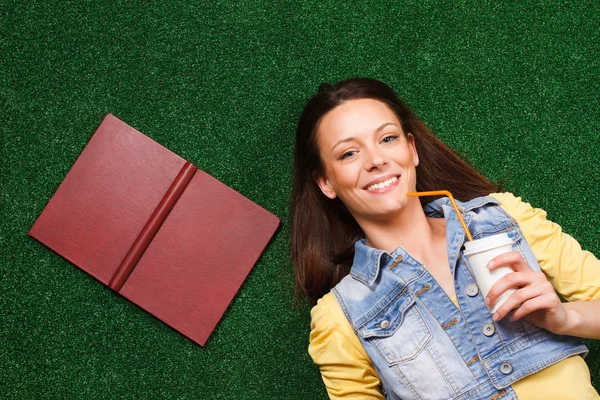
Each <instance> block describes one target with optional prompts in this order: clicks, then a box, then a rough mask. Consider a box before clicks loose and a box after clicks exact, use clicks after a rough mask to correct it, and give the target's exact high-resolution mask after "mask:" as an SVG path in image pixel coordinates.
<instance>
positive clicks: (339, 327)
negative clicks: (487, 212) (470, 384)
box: [308, 193, 600, 400]
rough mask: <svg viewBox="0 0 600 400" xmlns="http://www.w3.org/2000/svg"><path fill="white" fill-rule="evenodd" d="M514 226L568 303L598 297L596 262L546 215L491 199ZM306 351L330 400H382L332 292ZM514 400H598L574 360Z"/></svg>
mask: <svg viewBox="0 0 600 400" xmlns="http://www.w3.org/2000/svg"><path fill="white" fill-rule="evenodd" d="M491 196H492V197H494V198H496V199H497V200H499V201H500V203H501V204H500V206H501V207H502V208H503V209H504V210H506V211H507V212H508V213H509V214H510V215H511V216H512V217H513V218H514V219H515V220H517V222H518V223H519V226H520V228H521V230H522V231H523V235H524V236H525V239H526V240H527V243H529V246H531V249H532V250H533V253H534V254H535V256H536V258H537V260H538V262H539V264H540V267H541V268H542V270H543V271H544V273H545V274H546V276H547V278H548V280H549V281H550V283H552V285H553V286H554V288H555V289H556V291H557V292H558V293H559V294H560V295H561V296H562V297H563V298H565V299H566V300H568V301H589V300H593V299H598V298H600V261H599V260H598V259H597V258H596V257H594V255H593V254H592V253H590V252H588V251H584V250H582V249H581V246H580V245H579V243H577V241H576V240H575V239H573V238H572V237H571V236H569V235H567V234H565V233H563V232H562V230H561V228H560V226H559V225H557V224H555V223H553V222H550V221H548V220H547V219H546V213H545V212H544V211H543V210H540V209H534V208H532V207H531V206H530V205H529V204H528V203H524V202H522V201H521V198H519V197H515V196H513V195H512V194H510V193H494V194H492V195H491ZM311 317H312V323H311V333H310V345H309V347H308V352H309V353H310V355H311V357H312V358H313V361H314V362H315V363H316V364H317V365H319V368H320V370H321V376H322V378H323V381H324V382H325V386H326V388H327V392H328V393H329V397H330V398H331V399H383V398H384V397H383V396H382V395H381V393H380V391H379V386H380V382H379V378H378V376H377V373H376V372H375V369H374V368H373V364H372V362H371V360H370V359H369V356H368V355H367V353H366V352H365V350H364V348H363V346H362V345H361V343H360V340H359V339H358V337H357V336H356V335H355V334H354V332H353V330H352V326H351V325H350V323H349V322H348V320H347V319H346V316H345V315H344V313H343V311H342V309H341V308H340V306H339V304H338V303H337V300H336V299H335V296H333V294H332V293H328V294H327V295H325V296H323V298H321V299H320V300H319V301H318V303H317V305H316V306H315V307H314V308H313V309H312V311H311ZM513 389H514V390H515V392H516V393H517V396H518V398H519V399H522V400H529V399H545V400H552V399H557V400H564V399H582V400H586V399H600V396H598V393H597V392H596V390H595V389H594V388H593V387H592V384H591V382H590V373H589V369H588V367H587V365H586V364H585V361H584V360H583V359H582V358H581V357H579V356H573V357H570V358H568V359H565V360H563V361H561V362H559V363H556V364H554V365H551V366H550V367H547V368H546V369H544V370H542V371H539V372H537V373H535V374H533V375H530V376H528V377H525V378H523V379H521V380H520V381H518V382H516V383H515V384H513Z"/></svg>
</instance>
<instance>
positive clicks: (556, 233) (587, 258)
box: [491, 193, 600, 301]
mask: <svg viewBox="0 0 600 400" xmlns="http://www.w3.org/2000/svg"><path fill="white" fill-rule="evenodd" d="M491 196H492V197H494V198H495V199H497V200H499V201H500V203H501V204H500V206H501V207H502V208H503V209H504V210H505V211H506V212H508V213H509V214H510V215H511V216H512V217H513V218H514V219H515V220H516V221H517V222H518V223H519V226H520V227H521V231H522V232H523V235H524V236H525V240H527V243H529V246H530V247H531V250H532V251H533V254H535V257H536V258H537V260H538V262H539V264H540V267H541V268H542V271H544V273H545V274H546V276H547V277H548V280H549V281H550V283H551V284H552V286H554V288H555V290H556V291H557V292H558V293H559V294H560V295H561V296H562V297H563V298H565V299H566V300H568V301H588V300H594V299H598V298H600V261H599V260H598V259H597V258H596V257H595V256H594V255H593V254H592V253H590V252H589V251H586V250H582V249H581V246H580V245H579V243H578V242H577V240H575V239H574V238H573V237H571V236H569V235H568V234H566V233H564V232H562V229H561V227H560V226H559V225H558V224H556V223H554V222H551V221H548V220H547V219H546V212H545V211H544V210H541V209H539V208H533V207H531V205H530V204H529V203H525V202H523V201H521V198H520V197H515V196H514V195H513V194H511V193H493V194H491Z"/></svg>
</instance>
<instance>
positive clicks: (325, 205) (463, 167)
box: [290, 78, 499, 304]
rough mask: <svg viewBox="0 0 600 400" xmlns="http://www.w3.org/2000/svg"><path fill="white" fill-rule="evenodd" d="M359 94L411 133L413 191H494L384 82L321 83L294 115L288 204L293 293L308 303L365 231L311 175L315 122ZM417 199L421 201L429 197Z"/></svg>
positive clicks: (315, 164)
mask: <svg viewBox="0 0 600 400" xmlns="http://www.w3.org/2000/svg"><path fill="white" fill-rule="evenodd" d="M364 98H369V99H375V100H379V101H381V102H383V103H385V104H386V105H387V106H388V107H389V108H390V109H391V110H392V111H393V112H394V113H395V114H396V115H397V117H398V119H399V120H400V124H401V125H402V130H403V132H405V134H407V133H408V132H410V133H412V134H413V136H414V138H415V145H416V148H417V152H418V154H419V165H418V166H417V168H416V171H417V191H427V190H441V189H446V190H450V191H451V192H452V194H453V195H454V197H455V198H456V199H458V200H461V201H467V200H471V199H473V198H475V197H480V196H487V195H488V194H490V193H493V192H496V191H498V190H499V188H498V187H497V186H495V185H494V184H492V183H491V182H489V181H488V180H487V179H485V178H484V177H483V176H482V175H480V174H479V173H478V172H477V171H475V169H473V168H472V167H471V166H469V165H468V164H467V163H466V162H465V161H463V160H462V159H461V158H460V157H459V156H458V155H457V154H456V153H455V152H454V151H452V150H451V149H450V148H448V147H447V146H446V145H445V144H443V143H442V142H441V141H440V140H439V139H438V138H437V137H436V136H435V135H433V134H432V133H431V131H430V130H429V129H427V127H426V126H425V124H423V122H421V120H420V119H419V118H418V117H417V116H416V115H415V114H414V113H413V112H412V111H411V110H410V108H408V106H407V105H406V104H404V103H403V102H402V101H401V100H400V99H399V98H398V96H397V95H396V93H395V92H394V90H392V89H391V88H390V87H389V86H387V85H386V84H384V83H382V82H379V81H376V80H374V79H367V78H353V79H348V80H344V81H341V82H338V83H335V84H333V85H329V84H324V85H321V87H320V88H319V91H318V92H317V94H315V95H314V96H313V97H312V98H311V99H310V100H309V101H308V103H307V104H306V107H304V110H303V111H302V114H301V115H300V119H299V120H298V126H297V130H296V146H295V156H294V180H293V187H292V199H291V206H290V221H291V242H292V243H291V245H292V255H293V263H294V271H295V278H296V293H297V294H298V293H300V292H302V293H304V294H305V295H306V297H307V298H308V300H309V302H310V303H311V304H314V303H315V302H316V300H317V299H319V298H320V297H322V296H323V295H324V294H326V293H327V292H328V291H329V290H331V288H332V287H333V286H335V285H336V284H337V283H338V282H339V281H340V280H341V279H342V278H343V277H344V276H346V275H347V274H348V273H349V272H350V268H351V266H352V259H353V256H354V243H355V242H356V241H357V240H359V239H360V238H362V237H363V236H364V234H363V232H362V230H361V229H360V227H359V226H358V224H357V223H356V221H355V220H354V218H353V217H352V215H351V214H350V212H349V211H348V210H347V209H346V207H345V206H344V204H343V203H342V202H341V201H340V200H339V199H338V198H335V199H333V200H331V199H329V198H327V197H326V196H325V195H323V193H322V192H321V190H320V189H319V187H318V185H317V184H316V182H315V180H314V173H317V174H320V175H322V174H323V173H324V170H323V164H322V161H321V158H320V155H319V149H318V146H317V140H316V134H317V126H318V124H319V121H320V120H321V118H322V117H323V116H324V115H325V114H327V113H328V112H329V111H331V110H333V109H334V108H335V107H337V106H339V105H340V104H342V103H344V102H345V101H348V100H352V99H364ZM420 199H421V203H422V204H423V205H425V204H426V203H427V202H429V201H431V200H432V199H431V198H427V199H425V198H422V197H421V198H420Z"/></svg>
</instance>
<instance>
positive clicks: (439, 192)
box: [406, 190, 473, 242]
mask: <svg viewBox="0 0 600 400" xmlns="http://www.w3.org/2000/svg"><path fill="white" fill-rule="evenodd" d="M440 195H441V196H446V197H448V198H449V199H450V203H452V207H453V208H454V211H456V216H457V217H458V220H459V221H460V224H461V225H462V227H463V229H464V230H465V234H466V235H467V239H468V240H469V242H472V241H473V236H471V232H469V228H467V224H466V223H465V220H464V219H463V217H462V215H460V210H459V209H458V206H457V205H456V202H455V201H454V197H453V196H452V193H450V192H449V191H447V190H434V191H431V192H413V193H406V197H421V196H440Z"/></svg>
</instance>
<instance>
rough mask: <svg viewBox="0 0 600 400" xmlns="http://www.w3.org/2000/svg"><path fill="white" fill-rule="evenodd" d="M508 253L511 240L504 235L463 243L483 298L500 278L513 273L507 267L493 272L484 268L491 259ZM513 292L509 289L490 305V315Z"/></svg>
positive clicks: (510, 248)
mask: <svg viewBox="0 0 600 400" xmlns="http://www.w3.org/2000/svg"><path fill="white" fill-rule="evenodd" d="M509 251H512V240H511V239H510V238H509V237H508V235H507V234H506V233H499V234H497V235H492V236H488V237H485V238H483V239H477V240H473V241H471V242H466V243H465V251H464V254H465V256H466V257H467V259H468V260H469V264H471V269H472V271H473V274H474V275H475V282H477V286H479V290H480V291H481V294H482V295H483V297H485V296H487V294H488V292H489V291H490V288H491V287H492V286H493V285H494V283H496V282H497V281H498V280H499V279H500V278H502V277H503V276H505V275H507V274H510V273H511V272H514V270H513V269H512V268H511V267H509V266H502V267H499V268H495V269H494V270H489V269H488V268H487V267H486V266H487V264H488V263H489V262H490V261H491V260H492V258H494V257H496V256H499V255H500V254H503V253H507V252H509ZM514 292H515V290H514V289H509V290H507V291H506V292H504V293H502V295H500V297H498V299H496V301H495V302H494V303H493V304H490V313H492V314H493V313H495V312H496V311H497V310H498V308H499V307H500V306H501V305H502V304H503V303H504V302H505V301H506V300H507V299H508V298H509V297H510V295H511V294H513V293H514Z"/></svg>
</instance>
